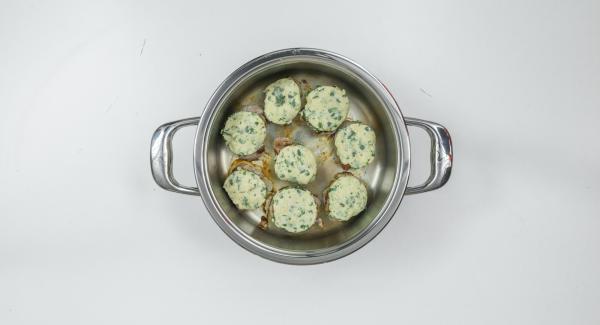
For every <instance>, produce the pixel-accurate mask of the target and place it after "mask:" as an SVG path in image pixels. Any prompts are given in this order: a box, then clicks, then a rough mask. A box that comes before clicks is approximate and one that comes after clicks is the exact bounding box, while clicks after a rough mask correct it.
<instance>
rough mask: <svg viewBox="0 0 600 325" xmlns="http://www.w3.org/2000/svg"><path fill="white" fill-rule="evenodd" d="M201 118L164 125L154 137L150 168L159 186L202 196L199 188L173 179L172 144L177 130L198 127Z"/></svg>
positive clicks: (151, 147)
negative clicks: (184, 184)
mask: <svg viewBox="0 0 600 325" xmlns="http://www.w3.org/2000/svg"><path fill="white" fill-rule="evenodd" d="M199 121H200V118H199V117H192V118H187V119H183V120H179V121H175V122H171V123H167V124H163V125H161V126H160V127H158V129H156V131H154V134H153V135H152V142H151V143H150V168H151V170H152V177H154V181H155V182H156V184H158V186H160V187H162V188H164V189H165V190H168V191H173V192H177V193H182V194H190V195H200V192H199V191H198V188H196V187H188V186H183V185H181V184H179V182H177V181H176V180H175V178H174V177H173V163H172V162H173V149H172V145H171V142H172V140H173V135H174V134H175V132H177V130H179V129H180V128H182V127H185V126H192V125H198V122H199Z"/></svg>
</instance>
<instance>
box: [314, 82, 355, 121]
mask: <svg viewBox="0 0 600 325" xmlns="http://www.w3.org/2000/svg"><path fill="white" fill-rule="evenodd" d="M349 109H350V101H349V100H348V96H347V95H346V91H345V90H344V89H341V88H338V87H335V86H318V87H317V88H315V89H314V90H313V91H311V92H310V93H309V94H308V95H307V96H306V106H305V107H304V112H303V116H304V120H306V122H307V123H308V124H309V125H310V126H311V127H312V128H313V129H315V130H316V131H319V132H330V131H335V130H336V129H337V128H338V127H339V126H340V125H341V124H342V122H344V120H345V119H346V116H348V111H349Z"/></svg>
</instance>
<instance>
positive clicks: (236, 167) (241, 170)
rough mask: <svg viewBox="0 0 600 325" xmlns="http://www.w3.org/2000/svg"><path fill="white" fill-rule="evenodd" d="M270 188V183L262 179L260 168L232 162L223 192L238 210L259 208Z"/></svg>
mask: <svg viewBox="0 0 600 325" xmlns="http://www.w3.org/2000/svg"><path fill="white" fill-rule="evenodd" d="M272 187H273V186H272V184H271V182H270V181H269V180H267V179H266V178H265V177H263V175H262V172H261V169H260V167H258V166H256V165H253V164H252V163H251V162H248V161H243V160H236V161H234V163H233V164H232V167H231V168H230V173H229V176H227V178H226V179H225V183H224V184H223V188H224V189H225V192H227V195H229V198H230V199H231V201H232V202H233V204H235V206H236V207H237V208H238V209H240V210H253V209H258V208H260V207H261V206H262V205H263V203H264V202H265V200H266V198H267V194H268V193H269V192H270V191H271V189H272Z"/></svg>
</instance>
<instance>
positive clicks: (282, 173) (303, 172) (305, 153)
mask: <svg viewBox="0 0 600 325" xmlns="http://www.w3.org/2000/svg"><path fill="white" fill-rule="evenodd" d="M275 174H276V175H277V177H279V179H281V180H284V181H289V182H294V183H298V184H302V185H305V184H308V183H310V182H311V181H313V180H314V179H315V176H316V175H317V160H316V158H315V155H314V154H313V153H312V151H310V150H309V149H308V148H306V147H305V146H302V145H297V144H295V145H288V146H286V147H284V148H283V149H281V150H280V151H279V154H278V155H277V157H276V158H275Z"/></svg>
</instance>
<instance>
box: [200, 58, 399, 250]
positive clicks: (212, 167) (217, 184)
mask: <svg viewBox="0 0 600 325" xmlns="http://www.w3.org/2000/svg"><path fill="white" fill-rule="evenodd" d="M236 73H237V72H236ZM234 74H235V73H234ZM284 77H292V78H294V79H295V80H297V81H299V82H301V83H302V84H304V85H305V87H306V88H307V89H308V88H312V89H314V88H315V87H316V86H318V85H336V86H338V87H341V88H344V89H345V90H346V92H347V94H348V97H349V99H350V113H349V118H350V119H352V120H354V121H360V122H363V123H365V124H367V125H369V126H371V127H372V128H373V129H374V130H375V133H376V153H375V159H374V161H373V162H372V163H371V164H369V166H367V167H366V168H365V169H363V170H358V171H354V172H353V173H354V174H355V175H356V176H358V177H359V178H360V179H362V180H363V181H364V182H365V184H366V185H367V191H368V203H367V208H366V209H365V210H364V211H363V212H362V213H361V214H359V215H357V216H355V217H354V218H352V219H351V220H350V221H347V222H340V221H335V220H332V219H331V218H329V217H327V215H326V213H325V211H324V209H323V205H321V208H320V211H319V218H321V220H322V221H323V227H319V226H317V225H313V227H311V228H310V229H309V230H308V231H306V232H304V233H300V234H290V233H287V232H285V231H282V230H280V229H277V228H276V227H275V226H274V225H273V223H272V221H270V220H269V222H268V226H267V228H266V229H261V228H260V227H258V225H259V223H260V222H261V217H263V216H265V213H264V211H262V210H255V211H240V210H238V209H237V208H236V207H235V206H234V205H233V203H232V202H231V201H230V200H229V198H228V196H227V193H226V192H225V191H224V190H223V188H222V185H223V183H224V181H225V178H226V177H227V172H228V169H229V167H230V164H231V162H232V161H233V160H234V159H236V158H237V157H236V156H235V155H233V154H232V153H231V152H230V151H229V150H228V149H227V146H226V145H225V142H224V140H223V138H222V137H221V135H220V130H221V128H222V127H223V125H224V123H225V120H226V119H227V117H228V116H229V115H231V114H232V113H234V112H236V111H239V110H241V109H242V108H243V107H244V106H247V105H259V106H261V107H263V101H264V94H263V89H264V88H265V87H266V86H267V85H268V84H270V83H271V82H274V81H275V80H277V79H279V78H284ZM373 87H374V86H373V85H370V84H368V83H367V82H366V81H365V80H364V79H362V78H360V77H359V76H358V75H357V74H356V73H354V72H353V71H350V69H348V68H347V67H345V66H342V65H339V64H338V63H337V62H333V61H331V60H328V59H327V58H320V57H313V56H310V57H303V56H290V57H285V58H278V59H277V60H274V61H271V62H269V63H268V64H264V65H262V66H257V67H254V68H253V69H252V70H250V71H245V72H244V73H240V75H239V76H238V79H237V81H236V82H235V84H233V85H230V87H229V89H228V90H227V91H226V92H225V93H224V95H223V96H222V97H221V100H220V101H219V103H218V104H217V105H216V107H215V108H214V111H213V112H212V116H211V120H210V122H209V130H208V132H207V133H206V134H207V138H206V140H207V141H206V144H205V152H206V154H205V155H204V157H202V158H203V159H205V162H204V166H205V168H206V173H205V174H204V176H206V177H207V178H208V179H207V180H206V181H207V182H208V184H209V186H210V190H211V191H212V197H213V199H214V200H216V201H217V205H218V207H219V208H220V210H221V212H222V214H223V215H224V216H226V218H227V220H224V221H225V222H226V223H227V224H228V225H230V226H233V227H235V228H237V229H238V233H241V234H242V235H244V236H245V237H246V238H247V239H249V240H251V241H253V242H254V243H255V244H258V245H259V246H262V247H264V248H267V249H271V250H276V251H284V252H286V253H289V254H294V253H295V252H298V253H300V252H301V253H302V254H310V252H314V253H315V254H317V253H318V252H319V251H321V252H322V251H324V250H332V249H336V248H338V247H340V246H343V245H344V244H346V243H348V242H350V241H351V240H352V239H353V238H355V237H356V236H357V235H358V234H359V233H361V231H364V230H365V229H367V228H368V227H369V226H370V225H372V224H374V223H375V222H377V221H378V220H379V218H380V216H381V215H380V212H381V210H382V207H384V205H385V203H386V200H388V198H389V196H390V193H391V192H392V190H393V187H394V186H395V184H396V183H397V178H398V174H399V173H400V172H401V171H400V169H399V165H400V164H399V161H401V157H400V153H401V152H402V150H400V148H401V145H402V143H401V141H400V139H399V136H398V133H397V132H396V128H397V127H398V126H397V125H396V124H395V123H394V119H393V118H392V117H391V115H390V112H389V111H388V109H394V108H393V107H389V108H386V106H385V100H384V99H382V98H381V97H380V96H379V95H378V93H377V92H376V91H375V89H374V88H373ZM209 109H210V108H209ZM208 113H209V112H205V114H208ZM343 126H344V125H342V127H343ZM199 132H201V131H200V130H199ZM280 136H286V137H289V138H291V139H292V140H293V141H294V142H295V143H299V144H302V145H305V146H307V147H308V148H310V149H311V150H313V152H314V153H315V156H317V159H318V164H319V167H318V171H317V177H316V179H315V181H313V182H312V183H310V184H308V185H307V186H304V187H305V188H306V189H308V190H310V191H311V192H312V193H313V194H315V195H317V197H319V198H320V199H321V201H322V200H323V195H322V192H323V190H324V189H325V188H326V187H327V186H328V185H329V183H330V182H331V181H332V180H333V177H334V175H335V174H337V173H340V172H342V171H343V169H342V168H341V166H340V165H339V164H338V163H336V161H337V158H336V157H335V152H334V147H333V135H331V134H329V135H323V134H316V133H314V132H313V131H312V130H311V129H309V128H308V126H306V123H305V122H304V121H303V120H302V119H301V118H300V116H298V117H297V118H296V120H295V121H294V122H293V123H292V125H290V126H279V125H275V124H272V123H267V141H266V143H265V152H266V154H268V155H270V156H271V157H273V159H272V162H271V166H270V167H269V168H270V169H269V170H270V173H269V174H270V175H271V177H270V178H271V179H272V180H273V183H274V185H275V190H277V189H280V188H282V187H284V186H288V185H290V184H288V183H285V182H281V181H278V180H277V177H276V176H275V174H274V172H272V163H273V162H274V157H275V154H274V153H273V139H274V138H275V137H280ZM197 145H201V144H197ZM392 213H393V211H392Z"/></svg>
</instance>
